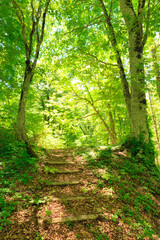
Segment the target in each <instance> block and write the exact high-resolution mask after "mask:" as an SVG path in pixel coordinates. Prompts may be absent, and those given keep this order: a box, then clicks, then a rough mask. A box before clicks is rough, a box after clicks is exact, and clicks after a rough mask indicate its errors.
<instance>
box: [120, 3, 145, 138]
mask: <svg viewBox="0 0 160 240" xmlns="http://www.w3.org/2000/svg"><path fill="white" fill-rule="evenodd" d="M119 3H120V9H121V13H122V15H123V18H124V20H125V23H126V27H127V30H128V35H129V61H130V75H131V117H130V124H131V137H135V138H137V139H139V137H140V136H143V138H144V141H145V142H148V141H149V138H150V136H149V128H148V121H147V109H146V96H145V75H144V63H143V38H142V37H143V32H142V22H141V20H142V17H143V10H144V4H145V1H141V0H140V1H139V15H138V16H137V15H136V14H135V12H134V9H133V6H132V2H131V1H130V0H129V1H128V0H119Z"/></svg>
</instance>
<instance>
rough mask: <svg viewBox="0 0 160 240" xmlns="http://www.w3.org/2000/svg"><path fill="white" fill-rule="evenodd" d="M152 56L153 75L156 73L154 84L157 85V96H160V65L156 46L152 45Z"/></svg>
mask: <svg viewBox="0 0 160 240" xmlns="http://www.w3.org/2000/svg"><path fill="white" fill-rule="evenodd" d="M152 57H153V68H154V71H155V75H156V86H157V92H158V96H159V98H160V66H159V63H158V60H157V47H156V46H154V48H153V49H152Z"/></svg>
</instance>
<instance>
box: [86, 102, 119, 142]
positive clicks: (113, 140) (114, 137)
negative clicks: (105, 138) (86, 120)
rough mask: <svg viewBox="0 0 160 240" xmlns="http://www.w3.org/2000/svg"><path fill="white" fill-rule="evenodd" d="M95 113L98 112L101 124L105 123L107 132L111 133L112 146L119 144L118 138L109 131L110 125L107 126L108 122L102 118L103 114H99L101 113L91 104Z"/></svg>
mask: <svg viewBox="0 0 160 240" xmlns="http://www.w3.org/2000/svg"><path fill="white" fill-rule="evenodd" d="M91 105H92V107H93V109H94V111H95V112H96V114H97V116H98V117H99V119H100V120H101V122H102V123H103V125H104V127H105V129H106V130H107V132H108V133H109V136H110V139H111V144H112V145H116V144H117V139H116V136H115V135H114V134H113V132H112V131H111V130H110V129H109V127H108V125H107V124H106V122H105V121H104V119H103V118H102V116H101V114H100V113H99V111H98V110H97V109H96V107H95V106H94V105H93V104H91Z"/></svg>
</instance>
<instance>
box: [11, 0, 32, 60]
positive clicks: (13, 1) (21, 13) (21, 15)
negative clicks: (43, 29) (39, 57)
mask: <svg viewBox="0 0 160 240" xmlns="http://www.w3.org/2000/svg"><path fill="white" fill-rule="evenodd" d="M12 3H13V6H14V8H15V11H16V15H17V17H18V19H19V22H20V24H21V28H22V36H23V42H24V46H25V51H26V57H27V61H30V55H29V47H28V43H27V38H26V32H25V22H24V14H23V11H22V9H21V8H20V7H19V5H18V4H17V3H16V1H15V0H12Z"/></svg>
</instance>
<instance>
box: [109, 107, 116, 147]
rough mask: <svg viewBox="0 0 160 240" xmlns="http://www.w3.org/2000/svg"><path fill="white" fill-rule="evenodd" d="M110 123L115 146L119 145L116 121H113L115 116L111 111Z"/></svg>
mask: <svg viewBox="0 0 160 240" xmlns="http://www.w3.org/2000/svg"><path fill="white" fill-rule="evenodd" d="M109 121H110V128H111V132H112V135H113V138H114V142H115V143H114V144H117V136H116V131H115V124H114V119H113V115H112V112H111V111H109Z"/></svg>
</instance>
